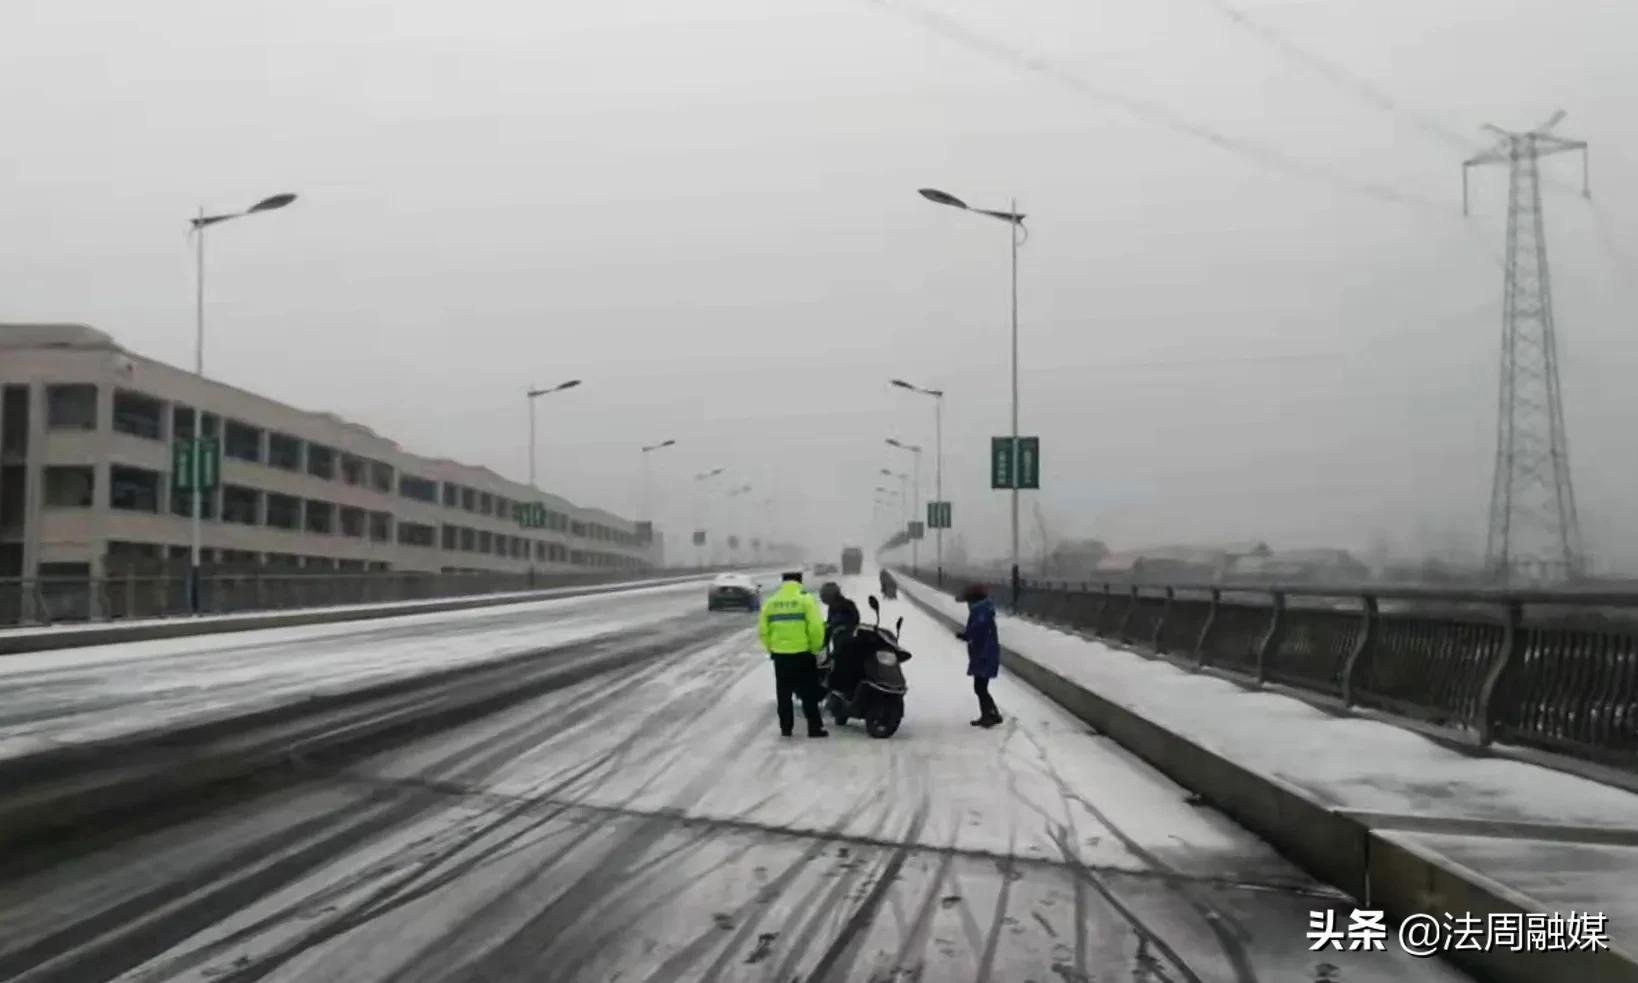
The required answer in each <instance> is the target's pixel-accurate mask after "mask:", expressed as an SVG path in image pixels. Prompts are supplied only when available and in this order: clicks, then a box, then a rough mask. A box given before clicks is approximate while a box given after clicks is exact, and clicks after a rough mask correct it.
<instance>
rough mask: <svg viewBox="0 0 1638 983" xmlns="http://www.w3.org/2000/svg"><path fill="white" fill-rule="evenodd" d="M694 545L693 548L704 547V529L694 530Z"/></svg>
mask: <svg viewBox="0 0 1638 983" xmlns="http://www.w3.org/2000/svg"><path fill="white" fill-rule="evenodd" d="M694 545H695V546H704V545H705V530H704V529H696V530H694Z"/></svg>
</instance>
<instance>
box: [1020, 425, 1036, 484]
mask: <svg viewBox="0 0 1638 983" xmlns="http://www.w3.org/2000/svg"><path fill="white" fill-rule="evenodd" d="M1018 487H1019V488H1039V487H1041V438H1039V437H1019V438H1018Z"/></svg>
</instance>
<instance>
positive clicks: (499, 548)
mask: <svg viewBox="0 0 1638 983" xmlns="http://www.w3.org/2000/svg"><path fill="white" fill-rule="evenodd" d="M506 539H507V537H505V536H499V535H497V536H496V537H495V555H496V556H505V555H506Z"/></svg>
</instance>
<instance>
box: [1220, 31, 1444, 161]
mask: <svg viewBox="0 0 1638 983" xmlns="http://www.w3.org/2000/svg"><path fill="white" fill-rule="evenodd" d="M1198 2H1199V3H1201V4H1202V5H1204V6H1206V7H1209V8H1210V9H1211V10H1213V11H1215V12H1216V13H1218V14H1219V15H1221V16H1222V17H1224V18H1225V19H1227V20H1228V21H1229V23H1231V24H1233V25H1234V26H1235V27H1238V28H1240V29H1241V30H1242V31H1245V32H1246V33H1247V34H1250V35H1251V36H1252V37H1254V38H1256V39H1257V40H1259V41H1261V42H1263V44H1265V45H1267V46H1268V47H1270V48H1272V49H1274V50H1275V51H1277V52H1279V53H1280V54H1281V55H1284V56H1285V57H1286V58H1288V59H1290V60H1291V61H1293V62H1295V63H1297V64H1298V65H1301V66H1302V67H1304V68H1306V69H1308V70H1309V71H1312V72H1314V73H1315V74H1316V75H1319V76H1321V77H1323V78H1325V79H1326V80H1328V81H1330V82H1331V83H1333V84H1334V85H1336V86H1337V87H1338V88H1341V89H1346V90H1347V91H1349V92H1351V93H1353V94H1354V95H1355V96H1357V97H1358V98H1360V99H1361V100H1363V101H1365V102H1368V103H1370V104H1371V105H1373V106H1375V107H1377V108H1378V109H1381V110H1383V111H1384V112H1388V113H1391V114H1393V115H1395V116H1398V117H1400V118H1401V119H1404V120H1405V121H1407V122H1409V123H1411V124H1413V125H1414V126H1416V127H1417V128H1418V129H1420V130H1422V131H1423V132H1424V133H1427V134H1429V135H1430V136H1433V137H1437V138H1438V139H1440V140H1443V141H1444V142H1446V143H1449V144H1452V145H1454V146H1456V147H1460V148H1461V149H1463V150H1469V149H1471V148H1472V146H1473V140H1472V138H1471V137H1470V136H1468V135H1467V134H1464V133H1459V132H1457V131H1456V130H1455V129H1453V128H1451V127H1449V126H1446V125H1445V124H1443V123H1441V122H1439V121H1438V120H1436V119H1434V118H1433V117H1431V116H1428V115H1427V114H1425V113H1420V112H1417V111H1415V110H1413V109H1411V108H1409V107H1407V106H1406V105H1405V104H1403V103H1402V102H1400V101H1399V100H1398V99H1397V98H1395V97H1394V96H1392V95H1390V94H1389V93H1388V92H1387V90H1385V89H1383V88H1382V87H1381V86H1379V85H1377V84H1376V83H1375V82H1372V81H1371V80H1370V79H1367V78H1365V77H1364V76H1362V75H1359V74H1356V73H1355V72H1353V71H1352V70H1350V69H1348V68H1346V67H1344V66H1342V65H1340V64H1338V63H1337V62H1335V61H1332V60H1331V59H1330V58H1327V57H1325V56H1324V55H1321V54H1319V53H1318V52H1315V51H1311V50H1309V49H1308V48H1305V47H1303V46H1302V45H1300V44H1298V43H1297V42H1295V41H1292V40H1291V39H1290V38H1288V37H1286V36H1285V35H1283V34H1281V33H1280V32H1278V31H1276V30H1274V29H1273V28H1271V27H1269V26H1268V25H1267V24H1265V23H1263V22H1262V21H1260V20H1258V19H1256V18H1253V17H1252V16H1251V15H1250V14H1247V13H1246V12H1245V11H1243V10H1240V9H1239V8H1237V7H1234V6H1231V5H1229V4H1228V3H1225V2H1224V0H1198Z"/></svg>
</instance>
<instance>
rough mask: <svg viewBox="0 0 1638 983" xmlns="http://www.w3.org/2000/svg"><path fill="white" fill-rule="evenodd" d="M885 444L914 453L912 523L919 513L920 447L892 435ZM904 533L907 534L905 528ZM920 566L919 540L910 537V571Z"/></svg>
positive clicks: (914, 570)
mask: <svg viewBox="0 0 1638 983" xmlns="http://www.w3.org/2000/svg"><path fill="white" fill-rule="evenodd" d="M887 446H889V447H897V448H898V449H899V450H901V451H909V452H910V453H911V454H914V455H916V464H915V479H914V480H913V481H912V482H911V484H910V489H911V494H910V522H911V523H912V524H914V523H915V522H916V521H917V518H918V516H919V515H920V514H921V447H920V445H918V444H906V443H904V442H902V441H899V440H896V439H894V438H892V437H889V438H887ZM905 534H906V535H909V529H908V528H906V530H905ZM920 568H921V540H920V539H917V538H916V537H914V536H911V537H910V572H911V573H917V572H919V570H920Z"/></svg>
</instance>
